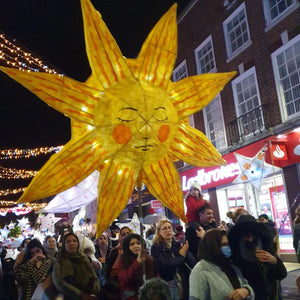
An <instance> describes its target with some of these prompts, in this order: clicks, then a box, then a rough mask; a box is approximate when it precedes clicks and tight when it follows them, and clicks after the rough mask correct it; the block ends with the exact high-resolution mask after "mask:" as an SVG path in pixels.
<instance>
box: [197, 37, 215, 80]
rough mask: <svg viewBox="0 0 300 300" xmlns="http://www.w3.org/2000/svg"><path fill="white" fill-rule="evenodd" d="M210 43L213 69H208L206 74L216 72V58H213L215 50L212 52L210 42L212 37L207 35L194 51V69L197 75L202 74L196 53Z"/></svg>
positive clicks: (212, 47) (212, 45)
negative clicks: (195, 68)
mask: <svg viewBox="0 0 300 300" xmlns="http://www.w3.org/2000/svg"><path fill="white" fill-rule="evenodd" d="M209 42H210V43H211V49H212V50H211V52H212V56H213V61H214V68H212V69H210V70H209V71H208V72H206V73H212V72H217V66H216V58H215V50H214V44H213V40H212V35H209V36H208V37H207V38H206V39H205V40H204V41H203V42H202V43H201V44H200V45H199V46H198V47H197V48H196V49H195V50H194V54H195V61H196V67H197V74H202V73H203V72H202V68H201V63H200V61H199V57H198V53H199V51H200V50H201V49H203V48H204V47H205V46H206V45H207V44H208V43H209Z"/></svg>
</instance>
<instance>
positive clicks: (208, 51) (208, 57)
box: [195, 36, 217, 74]
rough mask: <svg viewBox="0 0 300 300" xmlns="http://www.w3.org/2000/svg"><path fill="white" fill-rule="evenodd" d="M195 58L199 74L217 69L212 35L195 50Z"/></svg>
mask: <svg viewBox="0 0 300 300" xmlns="http://www.w3.org/2000/svg"><path fill="white" fill-rule="evenodd" d="M195 59H196V64H197V73H198V74H203V73H209V72H216V71H217V70H216V69H217V68H216V62H215V54H214V48H213V43H212V38H211V36H209V37H208V38H207V39H206V40H205V41H204V42H203V43H202V44H201V45H199V46H198V47H197V49H196V50H195Z"/></svg>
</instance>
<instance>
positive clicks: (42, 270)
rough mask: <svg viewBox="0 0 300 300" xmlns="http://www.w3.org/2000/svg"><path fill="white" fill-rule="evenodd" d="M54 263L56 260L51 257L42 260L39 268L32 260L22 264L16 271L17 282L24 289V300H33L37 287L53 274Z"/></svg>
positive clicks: (22, 296)
mask: <svg viewBox="0 0 300 300" xmlns="http://www.w3.org/2000/svg"><path fill="white" fill-rule="evenodd" d="M53 263H54V258H52V257H49V258H44V259H42V260H41V265H40V266H39V267H37V265H36V263H33V262H31V261H30V260H28V261H26V262H24V263H22V264H20V266H19V267H18V269H17V271H16V280H17V282H18V284H19V285H20V286H21V288H22V295H21V299H22V300H30V299H31V296H32V295H33V293H34V291H35V289H36V287H37V285H38V284H39V283H40V282H41V281H42V280H43V279H45V278H46V277H47V276H48V274H49V273H50V272H51V270H52V266H53Z"/></svg>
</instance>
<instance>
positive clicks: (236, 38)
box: [223, 3, 251, 59]
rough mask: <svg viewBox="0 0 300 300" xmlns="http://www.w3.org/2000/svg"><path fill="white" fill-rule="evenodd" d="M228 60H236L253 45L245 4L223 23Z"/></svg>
mask: <svg viewBox="0 0 300 300" xmlns="http://www.w3.org/2000/svg"><path fill="white" fill-rule="evenodd" d="M223 29H224V36H225V42H226V50H227V57H228V59H232V58H234V57H235V56H236V55H238V54H239V53H240V52H242V51H243V50H245V49H246V48H247V47H248V46H249V45H251V40H250V32H249V26H248V20H247V14H246V7H245V3H242V4H241V5H240V6H239V7H238V8H237V9H236V10H235V11H234V12H233V13H232V14H231V15H230V16H229V17H228V18H227V19H226V20H225V22H224V23H223Z"/></svg>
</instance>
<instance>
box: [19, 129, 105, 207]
mask: <svg viewBox="0 0 300 300" xmlns="http://www.w3.org/2000/svg"><path fill="white" fill-rule="evenodd" d="M107 155H108V154H107V151H106V150H105V149H103V147H102V146H101V145H100V144H99V142H97V139H96V138H95V136H94V133H93V132H90V133H88V134H85V135H84V136H83V137H81V139H80V140H78V141H72V142H69V143H67V144H66V145H65V146H64V147H63V149H62V150H61V151H60V152H59V153H56V154H54V155H52V156H51V158H50V159H49V160H48V161H47V163H46V164H45V165H44V166H43V167H42V169H41V170H40V172H39V174H38V175H37V176H36V177H35V178H34V179H33V180H32V181H31V183H30V185H29V186H28V188H27V189H26V191H25V193H24V194H23V195H22V196H21V198H20V199H19V200H18V202H21V203H23V202H32V201H34V200H38V199H42V198H46V197H49V196H51V195H54V194H57V193H59V192H62V191H64V190H66V189H68V188H71V187H72V186H74V185H76V184H77V183H79V182H80V181H82V180H83V179H84V178H86V177H87V176H88V175H90V174H91V173H92V172H93V171H94V170H95V169H96V168H97V166H99V162H101V160H102V161H103V160H104V159H105V158H106V156H107ZM78 169H80V172H77V171H76V170H78Z"/></svg>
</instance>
